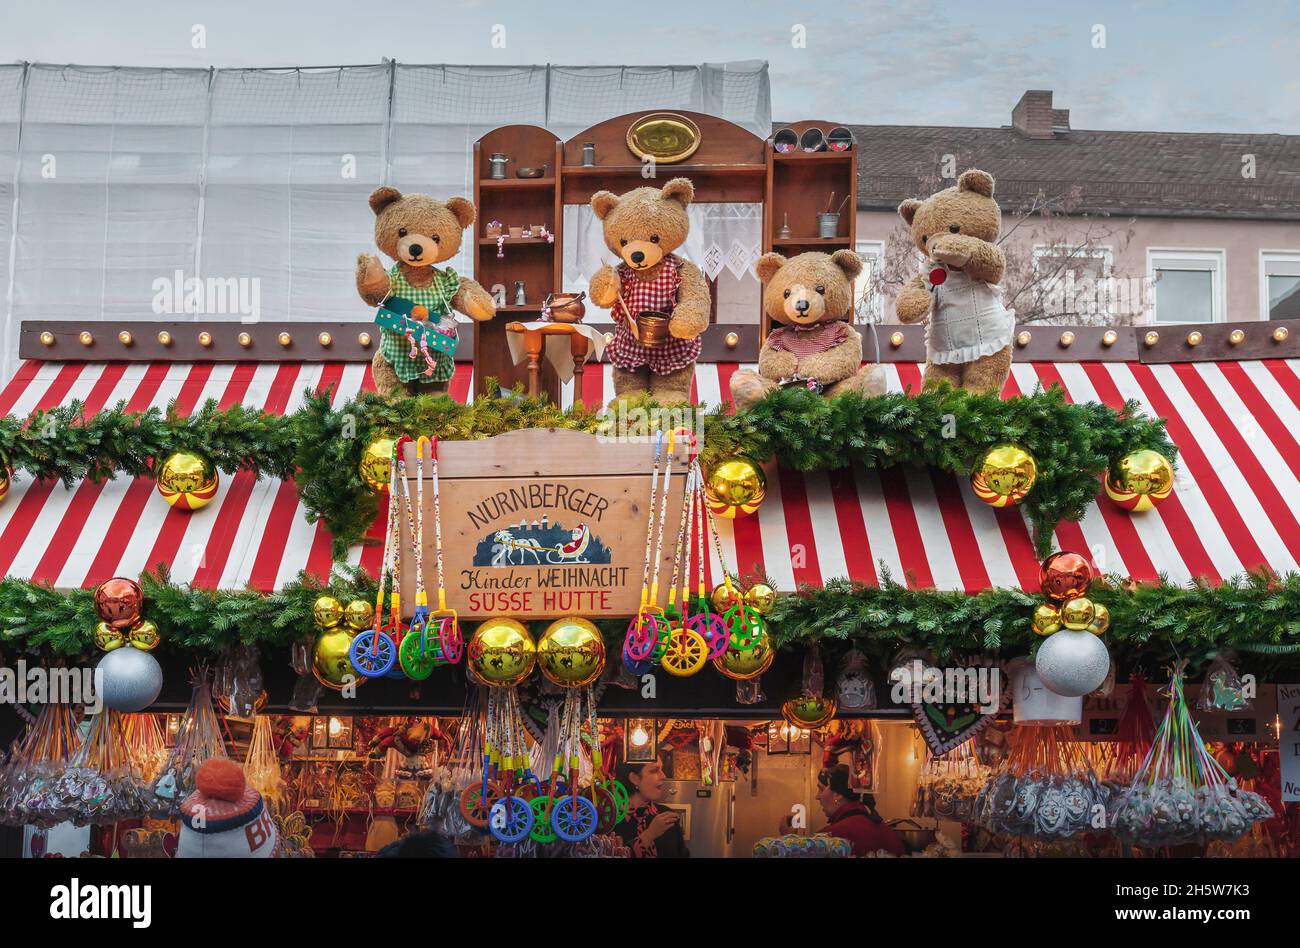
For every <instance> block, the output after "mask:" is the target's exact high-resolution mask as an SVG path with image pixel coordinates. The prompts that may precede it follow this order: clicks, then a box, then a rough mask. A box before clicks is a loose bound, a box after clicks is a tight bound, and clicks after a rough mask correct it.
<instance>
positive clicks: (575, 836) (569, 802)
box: [551, 795, 600, 843]
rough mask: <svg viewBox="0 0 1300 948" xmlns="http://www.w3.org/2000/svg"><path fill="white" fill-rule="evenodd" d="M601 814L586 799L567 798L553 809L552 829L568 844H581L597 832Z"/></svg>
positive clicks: (557, 801)
mask: <svg viewBox="0 0 1300 948" xmlns="http://www.w3.org/2000/svg"><path fill="white" fill-rule="evenodd" d="M599 823H600V814H598V813H597V812H596V804H594V803H592V802H591V801H590V800H588V799H587V798H586V797H575V796H572V795H570V796H567V797H562V798H561V799H559V800H556V801H555V805H554V806H552V807H551V829H553V830H555V835H556V836H558V837H560V839H562V840H564V841H565V842H566V843H580V842H582V841H583V840H584V839H587V838H589V837H590V836H591V834H592V833H594V832H596V826H597V824H599Z"/></svg>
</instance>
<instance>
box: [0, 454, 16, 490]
mask: <svg viewBox="0 0 1300 948" xmlns="http://www.w3.org/2000/svg"><path fill="white" fill-rule="evenodd" d="M13 477H14V472H13V471H11V470H10V469H9V465H8V464H6V463H5V462H4V459H3V458H0V500H4V499H5V494H7V493H9V484H10V483H11V482H12V481H13Z"/></svg>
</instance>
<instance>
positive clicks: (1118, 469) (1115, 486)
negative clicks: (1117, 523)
mask: <svg viewBox="0 0 1300 948" xmlns="http://www.w3.org/2000/svg"><path fill="white" fill-rule="evenodd" d="M1104 484H1105V488H1106V496H1107V497H1109V498H1110V499H1111V500H1113V501H1115V503H1117V504H1119V505H1120V506H1121V507H1123V508H1124V509H1125V510H1132V511H1143V510H1150V509H1151V508H1153V507H1155V506H1156V505H1157V504H1158V503H1160V501H1162V500H1164V499H1165V498H1166V497H1168V496H1169V495H1170V494H1171V493H1173V490H1174V466H1173V465H1172V464H1170V463H1169V459H1168V458H1167V457H1165V456H1164V455H1163V454H1161V453H1160V452H1159V451H1152V450H1151V449H1150V448H1142V449H1141V450H1138V451H1132V452H1130V453H1129V454H1126V455H1125V456H1124V457H1123V458H1122V459H1121V460H1120V462H1119V464H1117V465H1116V466H1115V469H1114V470H1112V471H1107V472H1106V478H1105V481H1104Z"/></svg>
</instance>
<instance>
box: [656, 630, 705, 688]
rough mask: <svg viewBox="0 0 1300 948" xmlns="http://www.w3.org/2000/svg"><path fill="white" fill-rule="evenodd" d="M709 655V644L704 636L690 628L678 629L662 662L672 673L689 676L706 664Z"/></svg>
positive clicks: (682, 676)
mask: <svg viewBox="0 0 1300 948" xmlns="http://www.w3.org/2000/svg"><path fill="white" fill-rule="evenodd" d="M708 657H709V645H708V643H707V642H705V641H704V636H702V635H700V633H698V632H692V631H691V630H690V629H677V630H676V631H675V632H673V636H672V639H671V640H670V641H669V643H668V648H667V649H666V650H665V651H664V657H663V660H662V661H661V662H660V664H661V665H663V667H664V671H666V672H668V674H670V675H676V676H677V677H678V678H689V677H690V676H691V675H694V674H695V673H696V672H698V671H700V669H702V668H703V667H704V666H705V664H706V663H707V662H708Z"/></svg>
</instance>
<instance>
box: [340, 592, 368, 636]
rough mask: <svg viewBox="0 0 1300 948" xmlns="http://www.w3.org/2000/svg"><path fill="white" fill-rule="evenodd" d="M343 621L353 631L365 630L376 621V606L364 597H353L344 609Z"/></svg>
mask: <svg viewBox="0 0 1300 948" xmlns="http://www.w3.org/2000/svg"><path fill="white" fill-rule="evenodd" d="M343 621H344V622H346V623H347V625H348V628H349V629H351V630H352V631H353V632H364V631H366V629H368V628H370V627H371V626H372V625H374V623H375V607H374V605H373V604H372V603H369V602H367V601H366V600H364V599H353V600H352V601H351V602H350V603H348V605H347V608H346V609H344V610H343Z"/></svg>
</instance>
